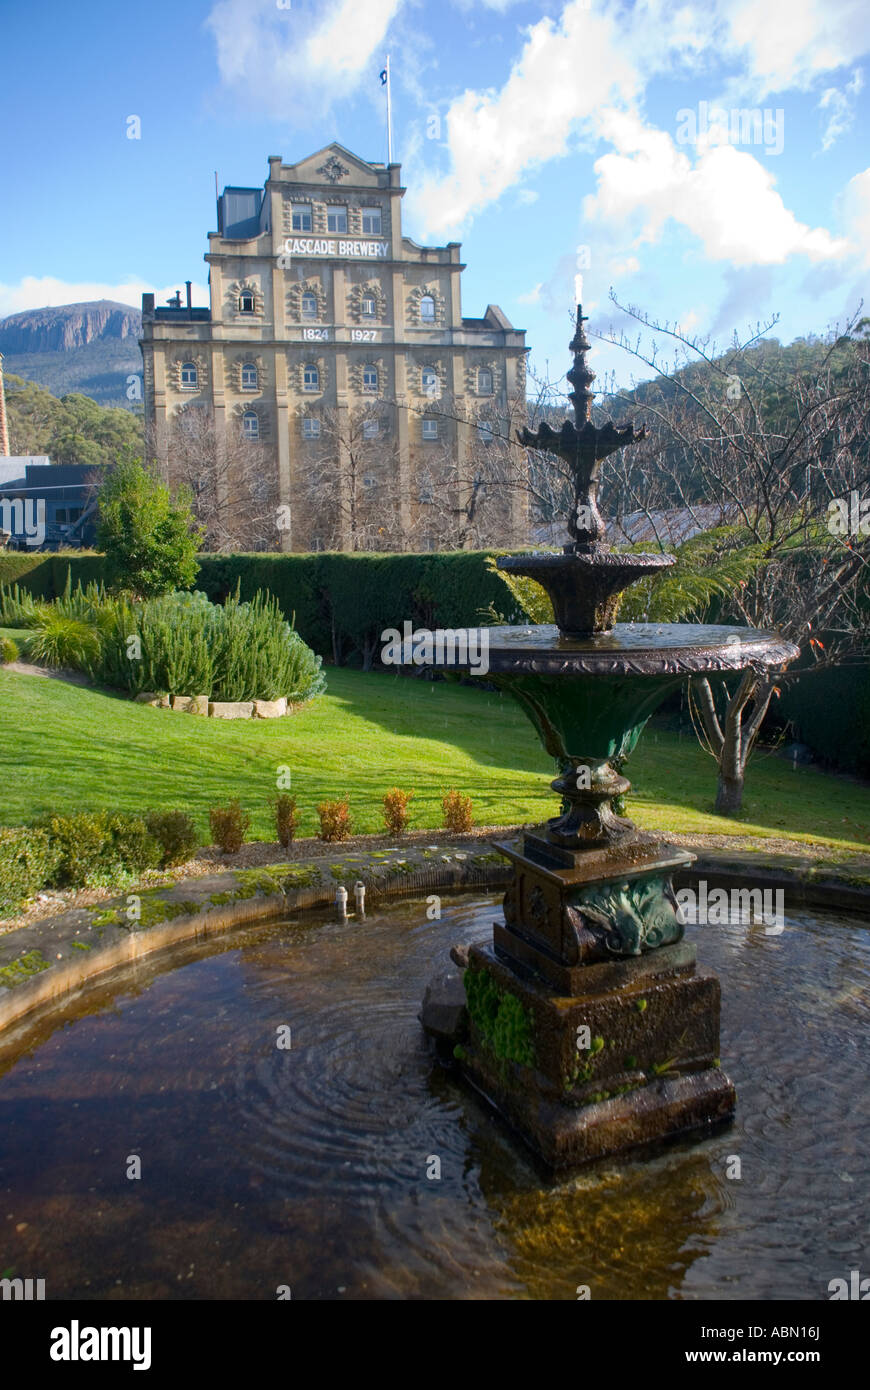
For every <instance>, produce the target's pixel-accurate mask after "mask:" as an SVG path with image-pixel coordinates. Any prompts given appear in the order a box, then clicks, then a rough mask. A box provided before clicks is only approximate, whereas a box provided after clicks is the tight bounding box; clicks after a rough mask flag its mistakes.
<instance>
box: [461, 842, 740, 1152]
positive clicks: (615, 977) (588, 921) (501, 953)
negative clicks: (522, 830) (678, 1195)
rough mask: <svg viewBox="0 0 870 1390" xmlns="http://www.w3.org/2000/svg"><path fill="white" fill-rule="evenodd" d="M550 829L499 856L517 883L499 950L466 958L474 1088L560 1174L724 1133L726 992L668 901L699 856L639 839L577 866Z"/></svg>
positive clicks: (729, 1100)
mask: <svg viewBox="0 0 870 1390" xmlns="http://www.w3.org/2000/svg"><path fill="white" fill-rule="evenodd" d="M544 829H545V828H544V827H541V828H540V830H537V831H535V832H531V833H526V835H525V836H524V837H521V838H520V839H518V840H516V841H507V842H500V843H497V844H496V848H497V849H498V850H500V852H501V853H502V854H504V855H506V856H507V858H508V859H510V860H511V861H512V862H513V865H514V876H513V880H512V882H511V884H510V886H509V888H508V891H507V893H506V894H505V900H504V917H505V920H504V922H497V923H496V924H495V926H494V929H493V943H492V946H484V947H481V946H472V947H471V948H470V949H469V951H468V953H467V961H468V964H467V967H466V971H465V976H464V982H465V990H466V998H467V1003H468V1025H467V1030H466V1033H465V1037H464V1040H463V1041H462V1043H461V1044H460V1045H459V1047H458V1048H457V1055H458V1057H459V1059H460V1066H461V1069H462V1072H463V1074H464V1075H465V1077H466V1079H467V1080H468V1081H470V1082H471V1083H472V1085H474V1086H475V1088H476V1089H477V1090H479V1091H480V1092H482V1093H483V1094H484V1095H485V1096H486V1098H487V1099H488V1100H489V1101H490V1102H491V1103H492V1104H493V1105H494V1106H495V1107H496V1109H497V1110H499V1111H500V1113H501V1114H502V1115H503V1116H504V1117H505V1119H506V1120H508V1122H509V1123H510V1124H511V1125H512V1126H513V1127H514V1128H515V1129H517V1130H518V1131H519V1132H520V1133H521V1134H522V1135H523V1137H524V1138H525V1140H526V1142H527V1143H528V1144H529V1145H530V1146H531V1147H532V1148H533V1149H534V1150H535V1151H536V1152H537V1153H538V1155H539V1156H540V1157H541V1158H542V1159H543V1160H544V1161H545V1162H546V1163H548V1164H549V1165H550V1166H551V1167H553V1168H560V1167H564V1166H568V1165H571V1164H578V1163H583V1162H588V1161H589V1160H590V1159H593V1158H598V1157H602V1156H603V1155H606V1154H612V1153H616V1152H619V1151H621V1150H623V1149H627V1148H632V1147H635V1146H636V1145H639V1144H644V1143H649V1142H651V1141H654V1140H657V1139H661V1138H663V1137H665V1136H668V1135H674V1134H678V1133H680V1132H681V1131H684V1130H690V1129H697V1128H698V1127H699V1126H702V1125H711V1124H713V1123H715V1122H717V1121H720V1120H725V1119H727V1118H728V1117H729V1116H730V1115H731V1114H732V1113H733V1110H734V1103H735V1095H734V1088H733V1086H732V1084H731V1082H730V1081H729V1080H728V1078H727V1076H726V1075H725V1074H724V1072H723V1071H722V1070H721V1069H720V1065H719V982H718V980H717V979H716V977H715V976H714V975H712V974H710V973H709V972H707V971H699V970H698V969H697V967H696V962H695V948H694V947H693V946H689V945H688V944H686V943H685V942H683V941H682V940H681V939H680V938H681V937H682V932H683V928H682V924H681V923H680V921H679V919H678V915H677V910H676V902H675V899H674V896H673V892H672V889H671V878H670V876H671V873H672V872H673V870H674V869H675V868H677V867H680V866H683V865H685V864H688V863H691V862H692V859H693V857H694V856H692V855H690V854H686V853H685V852H683V851H682V850H678V849H673V848H671V847H669V846H666V845H663V844H662V843H661V842H660V841H657V840H656V839H655V837H653V836H643V835H639V834H635V835H634V836H633V837H631V842H630V844H626V845H624V846H623V847H621V848H620V849H619V850H614V848H613V847H610V848H608V849H604V850H601V851H598V852H596V851H594V850H584V851H573V852H572V851H567V850H564V849H562V848H560V847H558V846H553V845H552V844H550V843H548V842H547V840H546V839H544V837H543V835H542V834H541V833H540V832H541V830H544ZM626 952H631V954H625V953H626ZM617 953H618V954H617Z"/></svg>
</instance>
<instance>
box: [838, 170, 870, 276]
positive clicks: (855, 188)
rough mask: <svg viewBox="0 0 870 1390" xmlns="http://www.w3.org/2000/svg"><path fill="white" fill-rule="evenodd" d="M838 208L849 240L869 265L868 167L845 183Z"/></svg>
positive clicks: (869, 197) (869, 187)
mask: <svg viewBox="0 0 870 1390" xmlns="http://www.w3.org/2000/svg"><path fill="white" fill-rule="evenodd" d="M840 210H841V213H842V217H843V223H844V226H845V227H846V230H847V232H848V234H849V237H850V240H851V241H852V242H853V244H854V247H855V249H856V251H857V252H858V254H859V255H860V256H861V257H862V259H863V263H864V265H866V266H870V168H868V169H865V170H864V171H863V172H862V173H860V174H856V175H855V177H854V178H851V179H850V180H849V182H848V183H847V184H846V187H845V189H844V190H843V196H842V198H841V199H840Z"/></svg>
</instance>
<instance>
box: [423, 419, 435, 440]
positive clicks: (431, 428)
mask: <svg viewBox="0 0 870 1390" xmlns="http://www.w3.org/2000/svg"><path fill="white" fill-rule="evenodd" d="M423 438H424V439H437V438H438V421H437V420H424V421H423Z"/></svg>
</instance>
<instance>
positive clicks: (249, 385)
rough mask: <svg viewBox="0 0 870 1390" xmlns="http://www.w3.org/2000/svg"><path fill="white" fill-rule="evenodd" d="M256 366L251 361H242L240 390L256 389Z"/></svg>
mask: <svg viewBox="0 0 870 1390" xmlns="http://www.w3.org/2000/svg"><path fill="white" fill-rule="evenodd" d="M258 384H259V383H258V381H257V368H256V367H255V366H254V363H253V362H243V363H242V390H243V391H256V389H257V386H258Z"/></svg>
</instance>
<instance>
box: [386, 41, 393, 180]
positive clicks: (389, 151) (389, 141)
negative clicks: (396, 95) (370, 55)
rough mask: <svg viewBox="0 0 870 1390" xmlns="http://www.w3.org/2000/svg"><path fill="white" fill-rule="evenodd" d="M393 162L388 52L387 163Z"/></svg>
mask: <svg viewBox="0 0 870 1390" xmlns="http://www.w3.org/2000/svg"><path fill="white" fill-rule="evenodd" d="M392 162H393V101H392V95H391V92H390V55H389V53H388V54H387V163H388V164H392Z"/></svg>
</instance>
